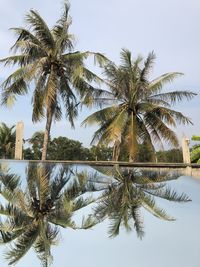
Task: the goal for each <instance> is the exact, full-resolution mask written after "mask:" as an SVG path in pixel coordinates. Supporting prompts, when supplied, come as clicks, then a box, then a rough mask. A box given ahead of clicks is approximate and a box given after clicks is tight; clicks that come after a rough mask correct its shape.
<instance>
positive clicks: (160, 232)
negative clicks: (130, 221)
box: [0, 163, 200, 267]
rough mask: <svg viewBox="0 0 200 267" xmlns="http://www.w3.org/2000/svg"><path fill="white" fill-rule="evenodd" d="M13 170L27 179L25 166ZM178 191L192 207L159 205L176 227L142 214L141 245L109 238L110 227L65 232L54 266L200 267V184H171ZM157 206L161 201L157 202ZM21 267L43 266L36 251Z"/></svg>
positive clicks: (130, 237)
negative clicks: (108, 228) (143, 234)
mask: <svg viewBox="0 0 200 267" xmlns="http://www.w3.org/2000/svg"><path fill="white" fill-rule="evenodd" d="M9 167H10V168H11V170H12V171H14V172H17V173H18V174H20V175H23V174H24V167H25V165H23V164H17V163H11V164H10V166H9ZM170 184H171V186H172V187H173V188H174V189H176V191H177V192H180V193H181V192H184V193H186V194H187V195H188V196H189V197H190V198H192V202H189V203H183V204H178V203H173V202H168V201H163V200H160V201H159V202H158V203H159V206H161V207H163V208H165V209H166V211H167V212H168V213H169V214H170V215H172V216H174V217H175V218H176V219H177V220H176V221H175V222H166V221H161V220H159V219H157V218H155V217H153V216H152V215H151V214H149V213H147V212H145V211H144V212H143V215H144V225H145V237H144V238H143V240H142V241H141V240H140V239H138V238H137V236H136V233H135V232H131V233H129V234H127V233H126V232H125V231H123V230H121V232H120V235H119V236H118V237H116V238H113V239H110V238H108V235H107V227H108V224H107V222H104V223H103V224H100V225H98V226H96V227H95V228H94V229H93V230H87V231H84V230H79V231H78V230H77V231H73V230H68V229H65V230H62V237H61V240H60V244H59V246H58V247H54V248H53V250H52V252H53V256H54V262H53V265H52V266H54V267H61V266H70V267H80V266H87V267H94V266H95V267H121V266H126V267H132V266H134V267H147V266H149V267H161V266H162V267H169V266H171V267H175V266H176V267H179V266H181V267H188V266H192V267H195V266H196V267H199V266H200V258H199V251H200V240H199V238H200V235H199V232H200V230H199V225H200V212H199V207H200V194H199V191H200V181H199V180H196V179H194V178H191V177H181V178H179V179H178V180H175V181H171V182H170ZM157 201H158V200H157ZM3 251H4V247H1V248H0V255H1V256H0V266H1V267H5V266H8V264H7V262H6V261H5V260H4V258H3ZM17 266H19V267H27V266H29V267H35V266H40V262H39V261H38V259H37V258H36V256H35V254H34V253H33V252H31V253H28V254H27V255H26V256H25V257H24V258H23V259H22V260H21V261H20V262H19V263H18V264H17Z"/></svg>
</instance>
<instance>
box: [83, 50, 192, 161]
mask: <svg viewBox="0 0 200 267" xmlns="http://www.w3.org/2000/svg"><path fill="white" fill-rule="evenodd" d="M154 59H155V55H154V53H153V52H152V53H150V54H149V55H148V57H147V59H146V61H145V62H144V66H143V67H141V64H142V62H143V59H142V58H141V57H140V56H138V57H137V58H136V60H135V61H133V60H132V56H131V52H130V51H129V50H126V49H122V52H121V65H119V66H116V65H115V64H114V63H109V64H108V65H107V66H106V67H105V71H104V73H105V75H106V78H107V83H108V84H109V86H110V89H111V91H112V94H113V98H112V99H111V98H107V102H108V103H109V106H108V107H106V108H104V109H101V110H100V111H97V112H95V113H93V114H92V115H90V116H89V117H87V118H86V119H85V121H84V122H83V124H84V125H90V124H94V123H98V125H99V129H98V130H97V131H96V132H95V134H94V137H93V140H92V143H94V142H97V141H98V143H99V144H102V143H104V144H109V143H114V144H117V142H119V141H120V144H121V146H122V147H124V146H125V147H126V149H127V151H128V153H129V160H130V161H137V154H138V143H144V142H145V144H146V145H147V146H148V148H149V150H152V151H154V144H155V142H159V143H160V144H162V141H163V140H164V141H167V142H168V143H169V144H170V145H173V146H178V140H177V136H176V134H175V133H174V132H173V131H172V130H171V129H170V128H169V127H170V126H172V127H175V126H176V123H183V124H186V123H191V121H190V119H189V118H187V117H186V116H184V115H183V114H182V113H181V112H178V111H175V110H174V109H171V106H172V105H174V104H175V103H176V102H178V101H182V100H183V99H184V98H186V99H187V100H189V99H191V98H192V97H193V96H194V95H195V93H192V92H189V91H173V92H162V88H163V86H164V85H165V84H167V83H169V82H172V81H173V80H174V79H175V78H177V77H179V76H180V75H182V74H181V73H178V72H171V73H165V74H163V75H161V76H160V77H158V78H156V79H154V80H152V81H149V79H148V76H149V73H150V71H151V69H152V66H153V63H154ZM99 101H101V99H99ZM102 101H103V103H106V98H104V99H102ZM117 150H118V149H117ZM118 154H119V153H118Z"/></svg>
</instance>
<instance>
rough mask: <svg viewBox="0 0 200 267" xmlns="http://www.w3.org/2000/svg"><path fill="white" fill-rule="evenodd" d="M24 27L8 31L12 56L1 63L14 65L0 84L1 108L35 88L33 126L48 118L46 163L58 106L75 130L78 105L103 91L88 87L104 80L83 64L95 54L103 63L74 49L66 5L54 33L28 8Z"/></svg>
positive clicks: (58, 113) (87, 102)
mask: <svg viewBox="0 0 200 267" xmlns="http://www.w3.org/2000/svg"><path fill="white" fill-rule="evenodd" d="M26 23H27V26H28V27H27V28H13V29H12V30H13V31H14V32H15V34H16V36H17V41H16V42H15V44H14V45H13V47H12V48H11V50H12V51H13V52H14V53H15V55H13V56H10V57H7V58H4V59H1V60H0V62H3V63H4V64H5V66H6V65H17V66H18V69H17V70H16V71H15V72H14V73H12V74H11V75H10V76H9V77H8V78H7V79H6V80H5V81H4V82H3V84H2V88H3V92H2V104H6V105H10V104H12V103H13V102H14V101H15V100H16V97H17V96H18V95H25V94H27V93H28V91H29V86H30V85H33V84H34V90H33V97H32V105H33V113H32V119H33V122H37V121H39V120H41V119H42V118H44V117H46V119H47V125H46V133H45V139H46V140H44V146H45V148H44V150H45V151H44V155H43V159H45V156H46V155H45V154H46V147H47V143H48V135H49V132H50V128H51V122H52V119H53V118H54V119H55V120H60V119H61V117H62V106H63V107H64V108H65V111H66V117H67V118H68V120H69V122H70V123H71V126H72V127H74V118H75V117H76V116H77V112H78V110H77V108H78V103H79V102H80V101H81V102H84V103H85V104H87V105H89V104H90V102H91V100H92V98H93V97H96V96H98V95H101V94H102V93H103V92H104V91H103V90H100V89H98V88H95V87H94V86H92V85H91V82H92V81H94V82H97V83H100V82H102V80H101V79H100V78H99V77H98V76H97V75H95V74H94V73H93V72H91V71H90V70H89V69H88V68H87V67H86V66H85V64H84V60H85V59H86V58H88V56H90V55H93V56H94V59H95V60H96V61H97V62H98V63H99V64H100V65H102V64H103V63H104V62H105V61H106V58H105V56H103V55H102V54H100V53H93V52H89V51H86V52H80V51H74V36H73V35H72V34H71V33H70V32H69V28H70V25H71V23H72V20H71V17H70V16H69V4H68V3H67V2H66V3H65V4H64V11H63V14H62V16H61V18H60V19H59V20H58V21H57V23H56V24H55V26H54V27H53V28H52V29H49V27H48V26H47V24H46V22H45V21H44V20H43V19H42V17H41V16H40V15H39V13H38V12H37V11H35V10H30V12H29V13H28V14H27V15H26ZM18 52H19V54H17V55H16V53H18ZM94 89H96V90H94ZM77 97H79V101H77Z"/></svg>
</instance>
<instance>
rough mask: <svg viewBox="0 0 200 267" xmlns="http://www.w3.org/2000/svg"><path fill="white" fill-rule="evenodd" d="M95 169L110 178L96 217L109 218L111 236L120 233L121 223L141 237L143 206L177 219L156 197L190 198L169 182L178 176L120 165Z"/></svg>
mask: <svg viewBox="0 0 200 267" xmlns="http://www.w3.org/2000/svg"><path fill="white" fill-rule="evenodd" d="M96 169H97V170H98V171H99V172H101V173H103V174H104V177H105V175H107V177H110V184H109V187H108V188H107V190H105V191H104V192H103V194H102V195H101V197H99V202H98V204H97V206H96V207H95V208H94V216H95V217H96V218H97V219H98V220H99V221H104V220H105V219H108V220H109V222H110V227H109V235H110V237H115V236H117V235H118V234H119V231H120V227H121V226H122V227H124V228H125V229H126V230H127V231H128V232H129V231H131V230H133V229H135V230H136V233H137V236H138V237H139V238H142V237H143V236H144V226H143V217H142V216H141V208H144V209H146V210H147V211H148V212H150V213H151V214H152V215H154V216H156V217H157V218H159V219H162V220H166V221H173V220H175V219H174V218H173V217H171V216H170V215H168V214H167V213H166V211H165V210H164V209H162V208H160V207H159V206H158V205H157V204H156V198H157V199H158V198H161V199H165V200H168V201H173V202H180V203H181V202H188V201H190V199H189V198H188V196H187V195H186V194H184V193H182V194H178V193H177V192H176V191H175V190H173V189H170V188H169V186H168V185H167V181H170V180H172V179H177V178H178V177H177V175H174V174H170V175H169V174H167V173H164V172H163V173H159V172H150V171H143V170H137V169H128V168H124V169H123V168H119V167H114V168H112V169H111V168H108V167H107V168H106V167H96ZM104 179H105V178H104ZM99 182H100V183H101V181H100V180H99ZM104 183H105V181H104ZM103 186H104V185H103Z"/></svg>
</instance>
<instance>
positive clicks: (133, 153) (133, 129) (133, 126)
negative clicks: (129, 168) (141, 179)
mask: <svg viewBox="0 0 200 267" xmlns="http://www.w3.org/2000/svg"><path fill="white" fill-rule="evenodd" d="M128 145H129V162H136V161H137V158H138V142H137V118H136V115H134V114H133V112H131V123H130V129H129V142H128Z"/></svg>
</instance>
